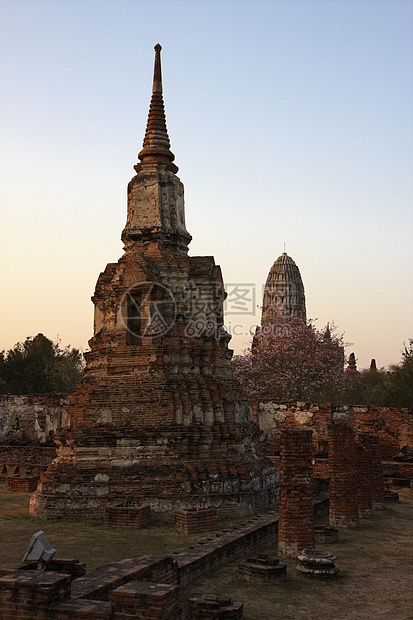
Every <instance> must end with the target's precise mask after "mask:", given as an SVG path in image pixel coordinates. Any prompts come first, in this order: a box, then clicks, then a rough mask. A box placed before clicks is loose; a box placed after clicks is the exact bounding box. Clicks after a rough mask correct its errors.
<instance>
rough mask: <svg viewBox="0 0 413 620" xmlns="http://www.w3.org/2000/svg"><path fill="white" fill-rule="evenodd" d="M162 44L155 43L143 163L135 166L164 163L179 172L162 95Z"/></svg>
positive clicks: (142, 151)
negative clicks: (175, 162)
mask: <svg viewBox="0 0 413 620" xmlns="http://www.w3.org/2000/svg"><path fill="white" fill-rule="evenodd" d="M161 49H162V47H161V45H159V43H157V44H156V45H155V64H154V70H153V86H152V98H151V103H150V106H149V115H148V122H147V124H146V132H145V137H144V140H143V149H142V150H141V152H140V153H139V155H138V157H139V159H140V160H141V162H142V163H141V164H137V165H136V166H135V170H136V171H137V172H139V171H140V170H141V169H142V165H145V164H146V163H149V164H154V163H155V164H164V165H166V167H167V168H169V169H170V170H172V172H178V167H177V166H175V164H173V163H172V162H173V160H174V159H175V155H174V154H173V153H172V151H171V150H170V146H171V144H170V142H169V136H168V130H167V128H166V117H165V108H164V103H163V96H162V70H161Z"/></svg>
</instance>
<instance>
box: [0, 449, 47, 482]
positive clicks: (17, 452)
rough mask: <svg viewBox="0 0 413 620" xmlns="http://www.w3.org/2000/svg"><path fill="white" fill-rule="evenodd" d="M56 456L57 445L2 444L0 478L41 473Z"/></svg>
mask: <svg viewBox="0 0 413 620" xmlns="http://www.w3.org/2000/svg"><path fill="white" fill-rule="evenodd" d="M55 456H56V446H50V447H48V446H31V445H27V446H13V445H11V446H10V445H0V480H1V479H4V478H5V477H6V476H15V475H17V476H23V477H24V476H30V475H39V474H40V473H41V472H42V471H44V470H45V469H47V467H48V466H49V465H50V463H51V462H52V460H53V459H54V458H55Z"/></svg>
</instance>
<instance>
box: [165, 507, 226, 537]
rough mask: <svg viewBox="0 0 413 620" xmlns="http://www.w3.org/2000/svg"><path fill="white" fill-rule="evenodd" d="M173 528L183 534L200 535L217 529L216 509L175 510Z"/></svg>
mask: <svg viewBox="0 0 413 620" xmlns="http://www.w3.org/2000/svg"><path fill="white" fill-rule="evenodd" d="M174 520H175V527H176V529H177V530H178V531H179V532H183V533H184V534H200V533H202V532H211V531H213V530H216V529H217V528H218V521H217V510H216V508H193V509H187V510H175V512H174Z"/></svg>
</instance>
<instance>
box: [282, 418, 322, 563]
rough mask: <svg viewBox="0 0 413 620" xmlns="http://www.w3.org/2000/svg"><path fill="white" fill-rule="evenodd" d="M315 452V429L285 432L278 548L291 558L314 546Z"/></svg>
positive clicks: (283, 437)
mask: <svg viewBox="0 0 413 620" xmlns="http://www.w3.org/2000/svg"><path fill="white" fill-rule="evenodd" d="M312 455H313V448H312V432H311V431H306V430H285V431H282V432H281V450H280V458H281V472H280V482H281V493H280V505H279V515H280V516H279V528H278V550H279V553H280V554H284V555H287V556H291V557H294V556H297V554H298V553H299V551H300V550H301V549H303V548H304V547H309V548H312V547H314V507H313V485H312V477H311V473H312Z"/></svg>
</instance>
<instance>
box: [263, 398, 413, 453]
mask: <svg viewBox="0 0 413 620" xmlns="http://www.w3.org/2000/svg"><path fill="white" fill-rule="evenodd" d="M257 409H258V413H257V416H258V422H259V425H260V428H261V430H262V431H263V438H264V442H265V444H266V446H267V454H275V453H276V452H277V451H279V444H280V433H281V431H282V430H283V429H288V428H297V429H300V428H302V429H308V430H312V431H313V445H314V452H315V453H317V452H324V451H325V449H326V446H327V441H328V438H327V426H328V425H329V424H330V423H332V422H333V421H340V420H341V421H342V422H343V423H346V424H348V425H349V426H352V427H353V428H354V429H355V430H356V431H359V432H362V433H369V434H372V435H377V436H378V438H379V440H380V445H381V451H382V456H383V458H392V457H393V456H395V455H397V454H399V453H400V452H401V451H402V450H403V449H405V450H406V449H407V450H408V451H409V450H410V451H412V450H413V411H412V410H411V409H393V408H387V407H373V406H355V405H352V406H350V405H349V406H344V405H334V404H331V403H325V404H314V403H304V402H293V403H273V402H266V403H259V404H258V407H257V405H256V404H255V410H257Z"/></svg>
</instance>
